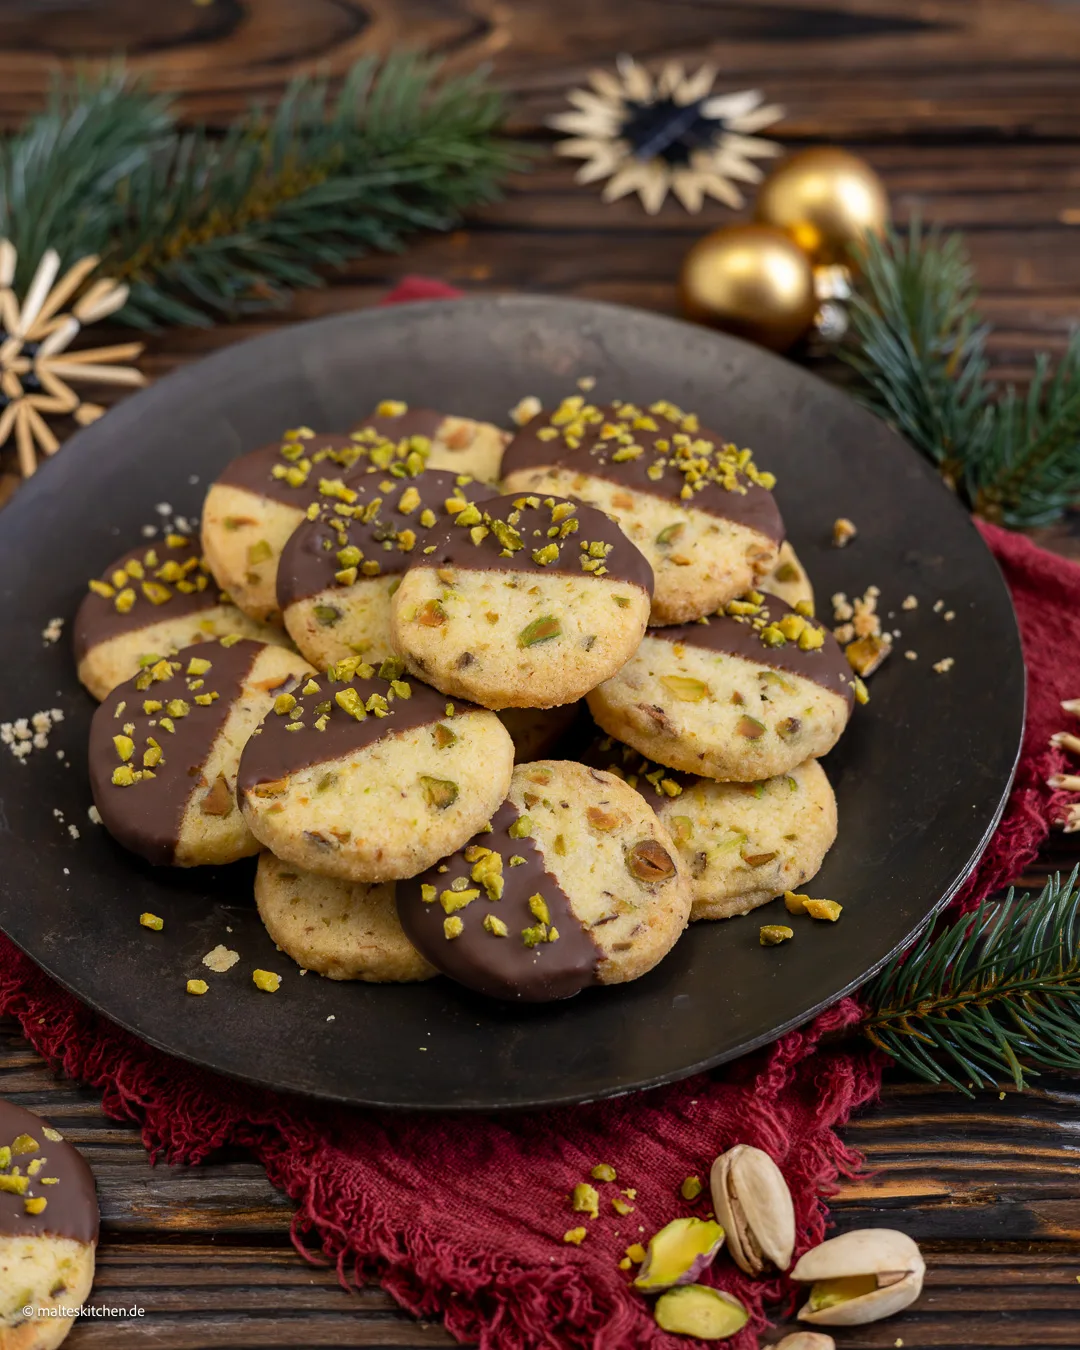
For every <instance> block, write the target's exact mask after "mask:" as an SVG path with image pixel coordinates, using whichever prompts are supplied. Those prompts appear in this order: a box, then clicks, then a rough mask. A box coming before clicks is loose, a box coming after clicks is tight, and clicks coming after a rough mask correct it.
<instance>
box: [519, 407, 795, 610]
mask: <svg viewBox="0 0 1080 1350" xmlns="http://www.w3.org/2000/svg"><path fill="white" fill-rule="evenodd" d="M773 483H774V479H773V475H772V474H770V473H764V472H762V471H761V470H759V469H758V468H757V466H756V465H755V464H754V461H753V458H752V456H751V454H750V451H749V450H738V449H736V447H735V446H733V445H726V444H724V443H723V442H722V440H721V438H720V437H719V436H717V435H716V434H715V433H713V432H710V431H706V430H705V429H703V428H701V427H700V426H699V425H698V420H697V417H696V416H695V415H694V414H692V413H686V412H683V411H682V409H680V408H677V407H675V406H674V404H671V403H666V402H657V403H653V404H651V405H650V406H649V407H648V408H639V407H637V406H636V405H634V404H631V403H615V404H611V405H608V406H604V407H597V406H595V405H593V404H589V403H586V401H585V400H584V398H583V397H582V396H581V395H575V396H574V397H572V398H568V399H565V400H564V401H563V402H562V404H560V406H559V407H558V408H557V409H556V410H555V412H553V413H552V414H550V415H549V416H546V417H545V416H540V417H534V418H533V419H532V420H531V421H529V422H528V423H526V425H525V426H524V427H522V428H521V430H520V431H518V433H517V434H516V435H515V436H514V438H513V440H512V441H511V443H510V445H509V446H508V447H507V451H506V454H505V456H504V457H503V488H504V491H507V492H522V491H525V492H536V493H540V494H541V495H543V494H545V493H554V494H557V495H559V496H563V497H576V498H578V499H579V500H581V501H586V502H590V503H592V505H594V506H598V507H599V508H600V509H601V510H603V511H607V512H609V513H610V514H611V515H613V516H614V517H615V518H616V519H617V520H618V522H619V524H620V525H621V526H622V528H623V530H624V532H625V533H626V534H627V536H628V537H629V538H630V539H631V540H632V541H633V542H634V543H635V544H636V545H637V546H638V548H639V549H640V550H641V552H642V553H643V554H644V555H645V557H646V558H647V559H648V561H649V564H650V566H651V567H652V569H653V572H654V574H655V578H656V585H655V591H654V594H653V605H652V618H651V620H650V622H652V623H653V624H668V623H686V622H688V621H690V620H691V619H696V618H700V617H701V616H702V615H703V614H708V613H711V612H712V611H713V610H715V609H716V608H717V607H718V606H720V605H721V604H724V603H725V602H726V601H728V600H733V599H735V598H736V597H737V596H739V595H741V594H742V593H743V592H744V591H746V590H749V589H750V588H751V587H752V586H754V585H755V584H756V583H757V581H758V579H759V578H760V577H761V576H763V575H764V574H765V573H766V572H767V571H768V570H769V569H770V567H771V566H772V565H773V562H774V561H775V558H776V554H777V550H778V548H779V546H780V542H781V540H782V539H783V537H784V528H783V522H782V521H781V519H780V512H779V510H778V509H777V506H776V502H775V500H774V499H773V495H772V492H771V488H772V486H773Z"/></svg>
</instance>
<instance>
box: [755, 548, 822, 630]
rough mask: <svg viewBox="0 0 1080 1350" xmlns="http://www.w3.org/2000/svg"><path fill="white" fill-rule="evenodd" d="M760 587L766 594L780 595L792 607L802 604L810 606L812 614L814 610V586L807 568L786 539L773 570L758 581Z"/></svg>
mask: <svg viewBox="0 0 1080 1350" xmlns="http://www.w3.org/2000/svg"><path fill="white" fill-rule="evenodd" d="M758 589H759V590H762V591H764V592H765V594H766V595H775V596H778V597H779V598H780V599H781V600H783V601H784V603H785V604H787V605H790V606H791V607H792V609H794V608H795V606H796V605H802V606H803V607H807V606H808V607H809V610H810V613H811V614H813V612H814V587H813V585H812V583H811V581H810V578H809V577H808V576H807V574H806V568H805V567H804V566H803V565H802V563H801V562H800V561H799V559H798V556H797V554H796V552H795V550H794V549H793V548H792V547H791V545H790V544H789V543H788V541H787V540H786V539H785V540H784V542H783V543H782V544H781V545H780V552H779V553H778V554H777V555H776V562H775V563H774V564H773V566H772V569H771V571H768V572H766V573H765V575H764V576H763V577H762V578H761V580H760V581H759V582H758Z"/></svg>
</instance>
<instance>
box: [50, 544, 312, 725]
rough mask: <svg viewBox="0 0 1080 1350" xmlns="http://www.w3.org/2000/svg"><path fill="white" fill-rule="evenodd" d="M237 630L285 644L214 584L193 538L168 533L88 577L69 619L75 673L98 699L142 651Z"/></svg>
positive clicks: (138, 663)
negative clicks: (75, 608) (73, 616)
mask: <svg viewBox="0 0 1080 1350" xmlns="http://www.w3.org/2000/svg"><path fill="white" fill-rule="evenodd" d="M228 633H239V634H240V635H241V636H242V637H249V638H254V639H256V641H259V642H271V643H275V644H285V643H286V641H287V639H286V638H285V635H284V634H283V633H282V632H281V630H280V629H276V628H273V627H271V626H270V625H269V624H262V623H257V622H256V621H255V620H254V619H249V618H248V617H247V615H246V614H243V613H241V611H240V610H238V609H237V608H236V606H235V605H233V604H231V603H230V602H229V598H228V596H227V595H225V594H224V593H223V592H222V591H221V589H220V588H219V586H218V584H217V582H216V581H215V580H214V577H213V576H212V574H211V573H210V571H209V569H208V568H207V566H206V563H205V561H204V560H203V559H202V558H201V557H200V556H199V550H198V547H197V545H196V541H195V540H194V539H190V538H188V537H187V536H186V535H183V534H168V535H166V536H165V538H164V540H162V541H161V542H159V543H155V544H148V545H145V546H144V547H142V548H133V549H130V550H129V551H128V552H127V553H125V554H123V555H122V556H121V557H119V558H117V560H116V561H115V562H114V563H113V564H112V565H111V566H110V567H107V568H106V569H105V571H104V572H103V573H102V574H101V576H100V577H96V578H95V579H94V580H93V581H91V582H90V583H89V591H88V593H87V594H86V595H85V596H84V597H83V600H82V603H81V604H80V605H79V608H78V610H77V611H76V614H75V622H74V624H73V626H72V641H73V643H74V648H75V661H76V663H77V667H78V675H79V679H80V680H81V681H82V683H83V684H84V685H85V686H86V688H87V689H88V690H89V691H90V693H91V694H93V696H94V697H95V698H96V699H98V700H99V701H100V700H101V699H103V698H104V697H105V695H106V694H107V693H109V691H110V690H112V689H115V688H116V686H117V685H118V684H120V683H121V682H122V681H123V680H127V679H130V678H131V676H132V675H135V674H137V673H138V671H139V670H140V669H141V667H142V665H143V664H144V663H145V662H146V660H147V658H149V657H151V656H152V657H154V658H155V659H156V658H160V657H162V656H171V655H172V654H173V653H174V652H177V651H179V650H180V648H181V647H189V646H191V644H192V643H195V642H208V641H212V640H213V639H214V638H221V637H225V636H226V634H228Z"/></svg>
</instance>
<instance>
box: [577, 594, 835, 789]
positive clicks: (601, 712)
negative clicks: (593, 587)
mask: <svg viewBox="0 0 1080 1350" xmlns="http://www.w3.org/2000/svg"><path fill="white" fill-rule="evenodd" d="M855 687H856V681H855V678H854V676H853V675H852V671H851V667H850V666H849V665H848V662H847V659H846V657H845V656H844V653H843V651H842V650H841V649H840V646H839V644H838V643H837V641H836V639H835V638H834V637H833V635H832V634H831V633H830V632H829V631H828V630H827V629H825V628H823V627H822V626H821V625H820V624H816V623H814V622H813V620H812V619H809V618H807V617H805V616H804V615H802V614H799V613H797V612H796V611H795V610H793V609H791V608H790V607H789V606H788V605H785V604H784V602H783V601H782V600H778V599H776V598H775V597H774V596H766V595H763V594H762V593H761V592H760V591H754V592H752V593H751V594H750V595H749V596H748V597H747V598H746V599H745V600H734V601H732V602H730V603H729V604H728V605H727V606H726V609H725V611H724V612H721V613H720V614H717V615H714V616H713V617H712V618H710V619H707V620H705V621H704V622H698V623H688V624H683V625H681V626H679V627H676V628H650V629H649V631H648V633H647V634H646V635H645V637H644V639H643V640H642V643H641V646H640V647H639V648H638V650H637V651H636V652H635V653H634V655H633V656H632V657H631V658H630V660H629V661H628V662H627V663H626V665H625V666H623V668H622V669H621V670H620V671H619V673H618V674H617V675H615V676H614V677H613V678H612V679H610V680H608V681H606V682H605V683H604V684H602V685H600V687H599V688H597V689H594V690H593V691H592V692H591V693H590V694H589V696H588V702H589V711H590V712H591V713H592V715H593V717H594V718H595V720H596V721H597V722H598V723H599V724H600V726H601V727H602V728H603V729H604V730H605V731H606V732H607V733H608V735H609V736H614V737H615V739H616V740H620V741H625V742H626V743H627V745H632V746H633V747H634V749H635V750H639V751H640V752H641V753H642V754H643V755H647V756H648V757H649V758H650V759H655V760H657V761H659V763H661V764H664V765H667V766H669V767H671V768H673V769H682V770H683V771H684V772H685V773H694V774H701V775H703V776H704V777H706V778H719V779H723V780H728V781H735V782H738V783H756V782H758V781H759V780H761V779H763V778H772V777H774V776H775V775H777V774H784V773H789V772H790V771H791V770H792V769H794V768H795V766H796V765H797V764H801V763H802V762H803V761H804V760H806V759H816V758H818V756H820V755H824V754H826V753H827V752H828V751H829V750H831V749H832V747H833V746H834V745H835V744H836V742H837V741H838V740H839V739H840V735H841V733H842V732H843V730H844V727H845V726H846V725H847V720H848V717H849V716H850V715H851V708H852V704H853V702H854V692H853V691H854V689H855Z"/></svg>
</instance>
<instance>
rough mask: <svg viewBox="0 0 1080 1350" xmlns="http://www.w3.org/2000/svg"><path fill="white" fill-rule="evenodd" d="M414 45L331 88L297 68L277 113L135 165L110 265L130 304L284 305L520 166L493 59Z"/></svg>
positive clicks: (183, 314) (158, 317) (144, 309)
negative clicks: (487, 75)
mask: <svg viewBox="0 0 1080 1350" xmlns="http://www.w3.org/2000/svg"><path fill="white" fill-rule="evenodd" d="M437 71H438V67H437V64H436V63H434V62H431V61H428V60H424V59H422V58H419V57H415V56H391V57H390V58H388V59H387V60H386V62H385V63H383V64H381V65H380V64H379V63H377V62H376V61H374V60H372V59H368V60H363V61H361V62H359V63H358V64H357V65H356V66H355V67H354V68H353V70H352V72H351V73H350V75H349V76H348V78H347V79H346V81H345V83H344V86H343V88H342V90H341V93H340V94H339V95H338V97H337V98H336V99H334V100H331V99H330V97H329V95H328V91H327V88H326V86H325V84H324V83H322V82H317V81H309V80H299V81H297V82H295V83H294V84H293V85H292V86H291V87H290V88H289V90H288V92H287V93H286V95H285V97H284V99H283V100H282V103H281V105H280V106H279V108H278V109H277V111H276V112H275V113H274V115H273V116H272V117H271V118H269V119H266V118H263V117H261V116H259V115H257V114H253V115H252V116H251V117H249V118H247V119H245V120H243V121H241V122H240V123H239V124H237V125H236V126H235V127H234V128H233V129H232V130H231V131H230V132H229V133H228V134H227V135H226V136H225V137H224V138H223V139H220V140H215V139H214V138H212V137H210V136H208V135H207V134H205V133H203V132H194V133H189V134H185V135H181V136H177V137H175V138H174V139H173V141H172V142H171V143H170V144H169V145H168V147H167V148H166V149H165V150H164V151H163V152H159V153H158V154H156V155H154V156H152V157H151V158H150V159H148V160H147V161H146V162H145V163H143V164H142V165H140V166H139V167H137V168H136V170H135V172H134V173H132V174H131V175H130V177H129V178H128V179H127V180H126V181H125V183H124V184H123V185H122V186H123V191H122V196H121V201H122V206H123V218H122V220H121V223H120V226H119V229H118V232H117V235H116V238H115V242H114V244H113V246H112V248H111V250H110V252H109V255H108V257H107V259H106V270H107V271H108V272H110V273H111V274H112V275H113V276H116V277H118V278H119V279H121V280H124V281H127V282H128V283H129V284H130V286H131V296H130V299H129V302H128V305H127V307H126V308H125V309H124V311H123V312H122V315H121V317H122V318H123V319H124V320H126V321H127V322H129V323H132V324H135V325H137V326H141V327H153V326H156V325H158V324H163V323H184V324H209V323H212V322H214V321H216V320H218V319H220V318H227V317H233V316H235V315H238V314H245V313H251V312H253V311H257V310H261V309H265V308H267V307H268V306H274V305H280V304H281V303H283V302H284V301H285V300H286V299H287V297H288V295H289V293H290V292H291V291H292V290H293V289H295V288H297V287H300V286H314V285H319V284H321V282H320V277H319V274H318V272H317V271H316V269H317V268H319V267H340V266H342V265H343V264H344V263H345V262H346V261H347V260H348V259H349V258H354V257H357V256H359V255H360V254H363V253H366V252H368V251H370V250H372V249H379V250H383V251H393V250H397V249H399V248H400V247H401V245H402V241H403V239H404V238H405V237H406V236H407V235H408V234H410V233H412V232H414V231H416V230H420V229H448V228H450V227H452V226H453V225H455V224H456V223H457V222H458V221H459V220H460V218H461V213H462V212H463V211H464V210H465V209H466V208H468V207H470V206H473V205H475V204H477V203H480V202H485V201H490V200H493V199H494V198H495V197H496V196H497V195H498V186H499V181H500V179H501V178H502V176H503V175H504V174H505V173H506V172H508V171H509V170H510V169H512V168H515V167H520V165H521V155H520V153H519V151H518V150H517V148H515V147H514V146H512V145H511V144H510V143H508V142H505V141H502V140H500V139H499V138H498V136H497V130H498V127H499V125H500V123H501V120H502V117H503V102H502V99H501V96H500V95H499V94H497V93H496V92H495V91H493V90H492V89H491V88H489V87H488V86H487V85H486V84H485V82H484V78H483V76H482V75H481V74H479V73H477V74H473V75H469V76H465V77H457V78H453V79H447V80H444V81H441V82H440V81H439V80H438V79H437Z"/></svg>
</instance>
